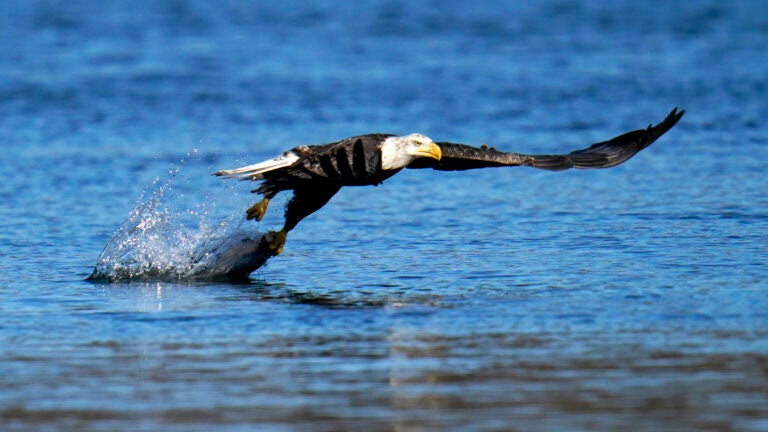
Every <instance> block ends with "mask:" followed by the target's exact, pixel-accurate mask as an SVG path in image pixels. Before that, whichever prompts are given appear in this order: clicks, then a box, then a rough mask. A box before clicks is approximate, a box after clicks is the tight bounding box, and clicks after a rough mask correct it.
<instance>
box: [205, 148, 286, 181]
mask: <svg viewBox="0 0 768 432" xmlns="http://www.w3.org/2000/svg"><path fill="white" fill-rule="evenodd" d="M297 160H299V157H298V156H297V155H296V154H295V153H293V152H285V153H283V154H281V155H280V156H277V157H275V158H272V159H269V160H265V161H264V162H259V163H257V164H254V165H248V166H244V167H241V168H235V169H231V170H223V171H219V172H215V173H213V175H216V176H220V177H224V178H238V179H240V180H260V179H262V178H263V176H262V174H263V173H265V172H269V171H273V170H276V169H280V168H285V167H287V166H291V165H293V164H294V163H296V161H297Z"/></svg>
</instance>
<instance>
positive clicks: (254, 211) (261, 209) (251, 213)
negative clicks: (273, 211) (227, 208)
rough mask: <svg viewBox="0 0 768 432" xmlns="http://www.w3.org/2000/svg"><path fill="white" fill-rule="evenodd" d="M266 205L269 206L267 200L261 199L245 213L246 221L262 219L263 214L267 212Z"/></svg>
mask: <svg viewBox="0 0 768 432" xmlns="http://www.w3.org/2000/svg"><path fill="white" fill-rule="evenodd" d="M267 205H269V198H264V199H262V200H261V201H259V202H257V203H256V204H254V205H252V206H251V207H250V208H249V209H248V210H246V211H245V218H246V219H247V220H252V219H256V220H257V221H261V219H262V218H263V217H264V213H266V212H267Z"/></svg>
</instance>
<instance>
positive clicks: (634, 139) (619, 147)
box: [408, 108, 685, 171]
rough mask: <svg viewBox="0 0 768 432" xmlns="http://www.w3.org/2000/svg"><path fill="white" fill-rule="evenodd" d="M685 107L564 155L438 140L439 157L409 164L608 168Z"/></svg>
mask: <svg viewBox="0 0 768 432" xmlns="http://www.w3.org/2000/svg"><path fill="white" fill-rule="evenodd" d="M684 113H685V110H681V111H679V112H678V110H677V108H675V109H673V110H672V112H670V113H669V115H667V117H666V118H665V119H664V120H663V121H662V122H661V123H659V124H657V125H655V126H654V125H649V126H648V128H646V129H638V130H635V131H632V132H627V133H625V134H622V135H619V136H617V137H615V138H612V139H610V140H608V141H603V142H599V143H596V144H593V145H591V146H589V147H587V148H585V149H582V150H576V151H574V152H571V153H569V154H565V155H525V154H520V153H512V152H503V151H499V150H496V149H494V148H493V147H486V146H482V147H473V146H469V145H465V144H454V143H448V142H438V143H436V144H437V145H439V146H440V149H441V150H442V153H443V156H442V158H441V159H440V160H439V161H438V160H434V159H418V160H416V161H414V162H412V163H411V164H410V165H408V168H432V169H436V170H440V171H461V170H468V169H475V168H488V167H499V166H530V167H534V168H540V169H546V170H551V171H560V170H566V169H569V168H581V169H586V168H608V167H612V166H616V165H618V164H620V163H622V162H625V161H626V160H628V159H630V158H631V157H632V156H634V155H635V154H637V152H639V151H640V150H642V149H644V148H646V147H648V146H649V145H651V144H652V143H653V142H654V141H656V140H657V139H658V138H659V137H660V136H662V135H664V134H665V133H666V132H667V131H668V130H670V129H671V128H672V126H674V125H675V124H676V123H677V122H678V121H679V120H680V118H681V117H682V116H683V114H684Z"/></svg>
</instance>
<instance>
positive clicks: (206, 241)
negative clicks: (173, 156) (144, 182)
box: [88, 161, 272, 281]
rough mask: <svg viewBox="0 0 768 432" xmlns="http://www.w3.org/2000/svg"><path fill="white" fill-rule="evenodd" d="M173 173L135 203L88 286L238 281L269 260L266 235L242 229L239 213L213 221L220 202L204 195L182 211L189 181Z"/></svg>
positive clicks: (244, 225)
mask: <svg viewBox="0 0 768 432" xmlns="http://www.w3.org/2000/svg"><path fill="white" fill-rule="evenodd" d="M184 162H185V161H182V164H183V163H184ZM178 172H179V168H175V169H172V170H171V171H170V177H169V178H168V179H167V180H166V181H164V182H162V183H161V182H160V180H159V179H156V180H155V183H154V184H153V188H154V190H152V191H151V194H150V196H149V198H148V199H144V196H142V197H141V198H140V199H139V202H138V204H137V205H136V207H135V208H134V209H133V210H132V211H131V213H130V214H129V216H128V218H127V219H126V220H125V222H123V224H122V225H121V226H120V227H119V228H118V229H117V230H116V231H115V232H114V233H113V234H112V237H111V238H110V239H109V241H108V242H107V244H106V246H105V247H104V250H103V251H102V252H101V254H100V255H99V258H98V260H97V261H96V266H95V268H94V270H93V273H91V275H90V276H89V277H88V280H91V281H127V280H144V281H146V280H176V281H181V280H216V279H225V280H243V279H247V278H248V276H249V275H250V273H251V272H252V271H254V270H256V269H257V268H259V267H261V266H262V265H263V264H264V263H265V262H266V261H267V260H268V259H269V258H270V257H271V256H272V255H271V254H270V253H269V252H267V249H266V248H265V247H264V246H262V244H263V243H264V242H265V240H266V237H267V236H268V235H269V234H266V233H261V232H258V231H256V230H254V229H253V228H252V226H253V224H244V223H243V221H244V218H243V216H242V212H241V211H237V212H236V213H233V214H230V215H228V216H225V217H221V216H217V215H216V214H217V213H218V212H217V211H216V210H218V209H217V206H218V204H219V203H220V201H221V200H222V199H214V198H213V197H211V196H210V194H208V195H206V197H205V199H204V200H203V201H202V202H197V203H196V204H194V205H193V206H192V207H189V206H187V205H186V201H189V200H186V199H184V192H183V191H184V190H185V189H187V188H189V187H190V186H191V185H190V184H189V182H190V180H189V179H187V180H186V183H185V180H179V178H178V177H177V174H178ZM145 195H146V194H145ZM195 201H198V200H195Z"/></svg>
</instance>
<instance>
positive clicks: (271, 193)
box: [214, 108, 685, 255]
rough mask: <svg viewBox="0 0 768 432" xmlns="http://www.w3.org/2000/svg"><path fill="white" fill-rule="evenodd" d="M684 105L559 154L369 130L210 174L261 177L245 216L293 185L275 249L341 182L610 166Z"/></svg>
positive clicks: (258, 214) (274, 235) (269, 246)
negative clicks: (407, 173) (405, 173)
mask: <svg viewBox="0 0 768 432" xmlns="http://www.w3.org/2000/svg"><path fill="white" fill-rule="evenodd" d="M684 112H685V111H683V110H681V111H679V112H678V111H677V108H675V109H674V110H672V112H670V113H669V115H668V116H667V117H666V118H665V119H664V120H663V121H662V122H661V123H659V124H657V125H655V126H653V125H649V126H648V128H646V129H638V130H635V131H631V132H627V133H625V134H622V135H619V136H617V137H615V138H612V139H610V140H607V141H603V142H599V143H596V144H593V145H591V146H589V147H587V148H585V149H582V150H576V151H573V152H571V153H568V154H564V155H525V154H520V153H511V152H504V151H499V150H496V149H495V148H493V147H488V146H485V145H483V146H480V147H472V146H469V145H465V144H454V143H450V142H433V141H432V140H431V139H429V138H427V137H426V136H424V135H421V134H416V133H414V134H410V135H405V136H395V135H390V134H382V133H376V134H367V135H360V136H354V137H351V138H346V139H343V140H341V141H337V142H333V143H329V144H321V145H311V146H306V145H305V146H299V147H295V148H293V149H291V150H288V151H286V152H284V153H282V154H280V155H278V156H276V157H274V158H272V159H269V160H266V161H264V162H259V163H257V164H254V165H248V166H244V167H242V168H235V169H231V170H223V171H218V172H216V173H214V175H216V176H221V177H225V178H237V179H240V180H254V181H261V184H260V185H259V186H258V187H257V188H256V189H254V190H253V192H255V193H258V194H260V195H262V196H263V199H262V200H261V201H259V202H258V203H256V204H254V205H253V206H251V207H250V208H249V209H248V210H247V211H246V218H247V219H249V220H250V219H255V220H257V221H260V220H261V219H262V217H263V216H264V213H265V212H266V210H267V205H268V204H269V201H270V200H271V199H272V198H274V197H275V195H277V194H278V193H279V192H282V191H288V190H292V191H293V197H292V199H291V200H290V201H289V202H288V204H287V206H286V210H285V224H284V225H283V228H282V229H281V230H280V231H270V232H269V233H268V235H267V236H266V237H265V238H266V240H265V241H264V249H265V250H264V252H265V253H267V254H269V255H278V254H280V253H281V252H282V250H283V245H284V244H285V239H286V235H287V234H288V232H289V231H290V230H292V229H293V228H294V227H296V224H298V223H299V221H301V220H302V219H304V218H305V217H307V216H309V215H310V214H312V213H314V212H315V211H317V210H319V209H320V208H321V207H322V206H324V205H325V204H326V203H327V202H328V200H330V199H331V197H333V195H335V194H336V192H338V191H339V189H341V187H342V186H368V185H374V186H375V185H378V184H380V183H382V182H383V181H384V180H386V179H388V178H389V177H391V176H393V175H395V174H396V173H398V172H399V171H400V170H402V169H403V168H432V169H435V170H440V171H461V170H468V169H475V168H487V167H501V166H528V167H533V168H540V169H545V170H552V171H558V170H565V169H569V168H608V167H612V166H615V165H618V164H620V163H622V162H624V161H626V160H628V159H629V158H631V157H632V156H634V155H635V154H636V153H637V152H639V151H640V150H642V149H644V148H646V147H648V146H649V145H651V143H653V142H654V141H656V139H657V138H659V137H660V136H661V135H663V134H664V133H666V132H667V131H668V130H669V129H670V128H672V126H674V125H675V124H676V123H677V122H678V120H680V118H681V117H682V116H683V113H684Z"/></svg>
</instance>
